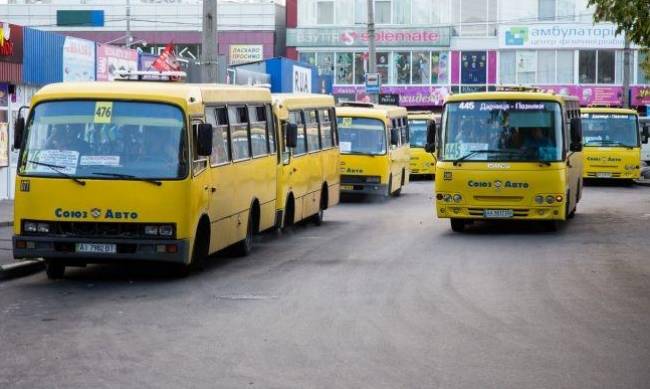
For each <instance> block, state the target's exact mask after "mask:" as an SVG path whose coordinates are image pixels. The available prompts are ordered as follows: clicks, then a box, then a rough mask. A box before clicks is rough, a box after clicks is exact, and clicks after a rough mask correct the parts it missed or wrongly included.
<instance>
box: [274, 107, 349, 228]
mask: <svg viewBox="0 0 650 389" xmlns="http://www.w3.org/2000/svg"><path fill="white" fill-rule="evenodd" d="M273 113H274V115H275V120H276V125H277V128H278V130H279V134H280V136H279V137H278V138H279V139H278V144H279V146H280V151H281V152H280V159H281V161H280V164H279V165H278V166H279V167H278V185H277V196H276V198H277V202H276V224H277V225H278V226H280V227H287V226H290V225H292V224H294V223H297V222H299V221H301V220H307V219H310V220H311V221H313V222H314V223H315V224H317V225H320V223H321V222H322V220H323V212H324V211H325V210H326V209H327V208H329V207H332V206H334V205H336V204H338V202H339V190H340V188H339V186H340V173H339V164H340V161H339V149H338V139H337V134H336V115H335V112H334V98H333V97H332V96H328V95H316V94H274V95H273Z"/></svg>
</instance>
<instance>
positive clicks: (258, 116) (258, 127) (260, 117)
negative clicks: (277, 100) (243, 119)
mask: <svg viewBox="0 0 650 389" xmlns="http://www.w3.org/2000/svg"><path fill="white" fill-rule="evenodd" d="M248 113H249V117H250V122H251V146H252V149H253V157H259V156H263V155H267V154H268V153H269V144H268V138H267V136H266V110H265V109H264V106H263V105H255V106H250V107H249V110H248Z"/></svg>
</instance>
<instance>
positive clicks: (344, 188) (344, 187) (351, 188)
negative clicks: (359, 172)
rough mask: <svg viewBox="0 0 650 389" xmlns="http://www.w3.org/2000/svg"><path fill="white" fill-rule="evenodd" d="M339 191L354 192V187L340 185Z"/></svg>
mask: <svg viewBox="0 0 650 389" xmlns="http://www.w3.org/2000/svg"><path fill="white" fill-rule="evenodd" d="M341 190H354V185H341Z"/></svg>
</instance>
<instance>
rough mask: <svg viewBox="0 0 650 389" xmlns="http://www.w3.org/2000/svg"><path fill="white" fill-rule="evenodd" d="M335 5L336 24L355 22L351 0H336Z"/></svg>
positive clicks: (347, 24)
mask: <svg viewBox="0 0 650 389" xmlns="http://www.w3.org/2000/svg"><path fill="white" fill-rule="evenodd" d="M334 6H335V10H334V15H335V23H334V24H336V25H338V26H350V25H353V24H354V14H353V13H352V12H350V0H336V1H335V2H334Z"/></svg>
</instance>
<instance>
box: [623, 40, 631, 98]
mask: <svg viewBox="0 0 650 389" xmlns="http://www.w3.org/2000/svg"><path fill="white" fill-rule="evenodd" d="M623 108H630V37H629V35H628V34H627V32H625V49H624V50H623Z"/></svg>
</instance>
